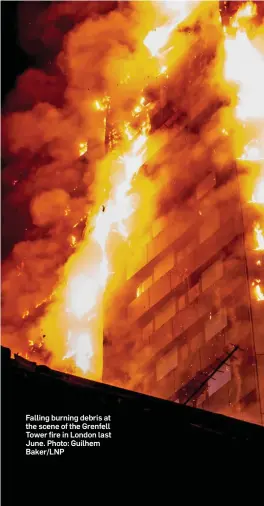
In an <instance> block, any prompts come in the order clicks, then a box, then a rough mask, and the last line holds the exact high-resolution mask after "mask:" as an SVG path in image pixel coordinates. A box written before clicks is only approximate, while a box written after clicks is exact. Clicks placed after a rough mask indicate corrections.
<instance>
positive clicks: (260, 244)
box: [254, 223, 264, 251]
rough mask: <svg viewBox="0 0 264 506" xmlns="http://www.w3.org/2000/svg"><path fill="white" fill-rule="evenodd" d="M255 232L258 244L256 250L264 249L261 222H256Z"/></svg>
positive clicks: (263, 234)
mask: <svg viewBox="0 0 264 506" xmlns="http://www.w3.org/2000/svg"><path fill="white" fill-rule="evenodd" d="M254 232H255V236H256V242H257V244H258V246H257V248H256V251H264V233H263V230H262V229H261V228H260V224H259V223H257V224H256V226H255V228H254Z"/></svg>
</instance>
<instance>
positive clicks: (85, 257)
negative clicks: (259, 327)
mask: <svg viewBox="0 0 264 506" xmlns="http://www.w3.org/2000/svg"><path fill="white" fill-rule="evenodd" d="M187 4H188V6H187ZM194 6H196V5H195V4H193V2H187V3H186V4H184V5H183V6H182V7H181V8H180V4H178V3H177V5H176V6H173V5H172V3H170V2H166V1H165V2H164V4H163V7H164V8H165V9H166V10H167V11H168V12H170V10H171V9H172V8H173V11H174V8H175V11H176V13H175V15H173V17H172V20H169V21H168V22H167V23H165V24H164V25H162V26H157V27H156V28H155V29H154V30H151V31H150V32H149V33H148V34H147V36H146V37H145V39H144V44H145V46H147V47H148V48H149V51H150V54H151V56H152V57H153V56H157V58H158V63H160V60H159V58H160V51H161V50H162V48H163V47H164V46H166V44H167V43H168V40H169V36H170V34H171V33H172V31H173V30H174V29H175V28H176V27H177V25H178V23H179V22H181V21H182V20H183V19H184V18H185V17H186V16H187V14H189V13H190V11H191V9H192V8H194ZM165 68H166V71H167V67H166V66H164V61H163V67H162V69H163V72H165V70H164V69H165ZM156 77H157V76H156V75H153V79H155V78H156ZM110 101H111V97H108V96H105V97H104V98H102V99H97V100H95V102H94V104H93V105H94V108H95V110H97V111H102V112H105V111H106V110H108V109H109V107H110ZM142 112H146V116H145V118H144V120H142V122H141V124H140V126H138V127H137V128H136V129H135V128H133V127H132V125H131V124H130V123H129V122H127V121H124V122H123V126H122V130H123V134H124V141H122V143H121V146H120V149H119V151H118V154H117V156H116V158H113V157H112V158H109V160H110V161H109V163H111V166H109V169H108V175H107V178H108V179H109V173H110V171H111V177H110V186H111V188H110V192H109V196H108V198H106V199H105V201H101V202H100V201H99V202H97V210H96V212H95V213H94V215H93V218H92V219H90V220H89V223H87V225H86V230H85V234H84V238H83V241H82V242H81V243H80V244H78V245H76V240H75V238H74V239H73V238H71V243H72V245H73V246H74V248H75V252H74V254H73V255H72V256H71V257H70V259H69V261H68V262H67V263H66V265H65V266H64V270H63V276H62V282H61V285H60V286H59V287H58V288H57V290H56V291H55V294H54V296H55V298H54V303H53V304H52V305H51V306H50V308H49V312H48V314H47V315H46V317H45V318H44V320H43V322H42V327H43V328H44V329H45V328H47V327H48V328H50V333H55V332H56V331H58V333H59V334H65V335H67V343H66V350H65V345H64V343H63V344H62V345H61V344H60V345H59V344H58V347H59V350H58V351H57V355H59V356H61V354H62V353H63V349H64V358H65V359H71V360H73V361H74V363H75V364H76V366H77V367H78V368H79V370H80V371H82V373H83V374H84V375H85V376H87V377H90V378H92V379H96V380H100V378H101V376H102V367H103V359H102V354H103V353H102V352H103V330H102V329H103V304H104V293H105V290H106V287H107V283H108V280H109V277H110V276H111V275H112V274H113V265H112V261H111V260H112V257H111V255H109V251H108V244H109V240H111V238H112V237H113V236H114V234H119V235H120V236H122V237H123V238H126V237H127V236H128V234H129V230H128V228H127V220H128V218H130V217H131V216H132V214H133V213H134V211H135V199H134V198H133V196H132V195H131V189H132V184H133V180H134V177H135V176H136V175H137V173H138V171H139V169H140V167H141V166H142V165H143V164H144V163H145V160H146V156H147V153H148V134H149V128H150V123H149V119H148V114H147V113H148V104H147V103H146V100H145V97H144V96H143V95H142V96H141V97H140V99H139V102H138V104H137V105H136V106H134V108H133V110H132V111H131V116H132V118H138V117H139V115H140V114H141V113H142ZM79 149H80V155H82V154H83V153H85V152H86V149H87V145H86V144H85V143H81V144H80V146H79ZM112 176H113V177H112ZM107 187H109V182H107ZM105 192H106V189H105ZM99 193H100V195H102V191H100V192H99ZM100 198H101V197H100ZM73 237H74V236H73ZM52 349H53V351H54V346H53V348H52ZM55 355H56V352H55Z"/></svg>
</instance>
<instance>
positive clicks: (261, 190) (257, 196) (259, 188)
mask: <svg viewBox="0 0 264 506" xmlns="http://www.w3.org/2000/svg"><path fill="white" fill-rule="evenodd" d="M252 202H254V203H256V204H264V179H261V180H260V181H259V183H257V185H256V188H255V191H254V194H253V197H252Z"/></svg>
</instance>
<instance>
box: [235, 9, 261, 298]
mask: <svg viewBox="0 0 264 506" xmlns="http://www.w3.org/2000/svg"><path fill="white" fill-rule="evenodd" d="M255 15H256V5H255V4H254V3H252V2H248V3H246V4H245V5H243V6H242V7H241V8H240V9H239V10H238V12H237V14H236V15H235V17H234V19H233V21H232V24H231V27H232V29H235V35H231V34H230V33H227V30H225V51H226V60H225V75H226V78H227V80H229V81H233V82H235V83H236V85H237V86H238V103H237V106H236V111H235V112H236V116H237V119H238V120H240V121H242V122H243V127H244V129H246V128H247V127H248V130H250V129H251V130H252V129H253V130H254V139H252V140H251V141H250V142H249V143H248V144H246V145H245V146H244V149H243V154H242V156H241V157H240V159H241V160H243V161H244V162H246V163H248V164H250V163H252V162H257V163H258V164H261V165H262V167H261V170H263V155H262V151H263V150H262V146H263V132H264V123H263V122H264V101H263V90H264V55H263V54H262V53H261V51H260V50H259V49H258V48H257V47H255V45H254V41H252V40H250V38H249V36H248V31H249V28H250V19H251V18H252V17H253V16H255ZM252 177H253V175H252ZM250 202H251V203H252V204H258V205H259V204H263V203H264V178H263V177H260V179H259V180H258V181H255V188H254V190H253V195H252V198H251V201H250ZM253 233H254V235H255V240H256V244H257V247H256V251H263V250H264V234H263V230H262V229H261V226H260V223H257V224H255V226H254V228H253ZM256 265H258V266H261V265H262V262H261V260H260V259H259V260H257V262H256ZM252 286H253V291H254V294H255V298H256V300H257V301H262V300H264V295H263V293H262V290H261V287H260V279H255V280H254V281H253V282H252Z"/></svg>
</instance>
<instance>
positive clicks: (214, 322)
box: [103, 51, 264, 424]
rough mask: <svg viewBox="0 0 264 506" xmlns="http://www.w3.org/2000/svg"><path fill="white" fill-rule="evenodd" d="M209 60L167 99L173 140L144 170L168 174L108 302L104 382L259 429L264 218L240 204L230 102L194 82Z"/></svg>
mask: <svg viewBox="0 0 264 506" xmlns="http://www.w3.org/2000/svg"><path fill="white" fill-rule="evenodd" d="M209 53H210V51H209ZM209 56H210V55H209ZM209 60H210V57H209ZM209 60H208V55H207V58H206V57H205V56H204V54H203V56H201V57H200V59H199V58H194V59H192V62H191V63H190V62H188V64H187V67H188V68H187V67H186V64H185V68H184V73H183V72H182V75H184V76H185V81H184V82H185V83H190V85H188V84H186V88H185V91H184V99H183V100H182V101H181V102H179V100H178V101H177V105H176V106H175V101H174V102H173V100H171V101H170V98H171V90H170V89H168V90H167V97H168V101H167V104H166V106H165V107H164V108H163V113H162V112H161V113H160V116H161V117H162V118H163V120H159V121H160V123H159V125H158V126H160V125H161V124H162V128H165V129H166V128H167V129H169V132H170V133H169V141H168V144H167V145H166V146H165V147H164V148H163V150H162V151H163V152H162V153H159V154H158V155H157V157H156V159H155V160H151V161H150V163H149V164H147V167H145V168H144V170H145V171H146V174H147V176H148V177H155V174H156V173H157V174H158V171H159V167H160V166H163V167H166V178H165V183H164V187H163V188H162V189H161V190H159V195H157V213H156V219H155V220H154V221H153V222H152V223H151V224H150V225H149V228H148V230H145V231H144V240H143V243H142V237H141V241H140V248H138V249H137V248H135V247H134V249H133V251H131V252H130V255H128V257H129V259H128V261H127V272H126V279H124V283H123V287H122V289H121V290H119V292H118V294H117V295H116V298H115V299H114V302H112V305H114V306H115V317H113V316H112V317H111V321H110V323H109V325H106V335H105V345H104V378H103V380H104V381H105V382H106V383H111V384H113V385H117V386H122V387H125V388H127V389H131V390H134V391H136V392H141V393H146V394H149V395H153V396H156V397H160V398H164V399H171V400H173V401H175V402H179V403H187V404H189V405H193V406H197V407H200V408H203V409H206V410H209V411H213V412H219V413H223V414H226V415H228V416H232V417H236V418H240V419H244V420H247V421H251V422H254V423H257V424H263V422H264V418H263V416H264V393H263V385H264V362H263V357H264V355H263V352H264V348H263V346H264V344H263V343H264V339H263V330H262V328H264V325H263V323H264V322H263V319H264V317H263V314H264V311H263V303H264V302H263V301H259V300H256V297H254V293H253V291H252V279H254V278H255V277H256V272H255V268H256V252H255V251H254V246H253V244H252V239H251V236H252V230H253V229H252V226H253V223H254V219H256V216H257V214H258V212H259V210H257V209H253V210H252V208H251V209H250V210H248V209H247V206H246V205H243V198H242V196H241V191H240V176H239V172H240V167H239V166H238V164H237V162H236V161H234V159H233V156H232V146H231V144H232V143H231V142H230V138H229V135H227V132H226V130H225V129H224V128H223V122H222V112H223V110H224V109H225V107H226V106H228V103H227V102H226V101H225V98H223V97H222V96H221V94H220V95H219V93H214V92H213V91H212V88H211V87H210V85H209V83H207V82H204V81H203V82H202V81H201V80H200V79H198V78H197V77H193V76H197V75H201V72H202V70H201V68H205V67H206V66H207V65H208V61H209ZM197 65H200V67H199V69H200V74H198V73H197V68H195V66H196V67H197ZM177 86H179V87H180V86H181V84H177ZM182 91H183V90H182V89H181V90H180V91H179V90H178V88H177V90H176V91H175V87H174V94H175V95H177V96H179V95H180V94H181V93H182ZM205 97H206V99H205ZM179 103H180V106H179ZM186 103H187V106H186ZM154 123H155V120H154ZM157 167H158V168H157ZM157 177H158V175H157ZM135 243H136V241H134V243H133V244H135ZM142 244H143V245H142ZM260 256H261V252H258V259H259V258H260ZM262 257H263V252H262ZM261 262H262V265H263V261H262V260H258V263H259V265H260V263H261ZM258 269H260V270H261V269H262V270H263V267H262V268H261V266H258ZM262 274H263V273H262ZM257 276H258V277H261V273H260V271H258V274H257ZM262 278H263V275H262ZM112 314H113V311H112ZM236 346H238V347H239V348H238V349H237V348H235V347H236Z"/></svg>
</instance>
